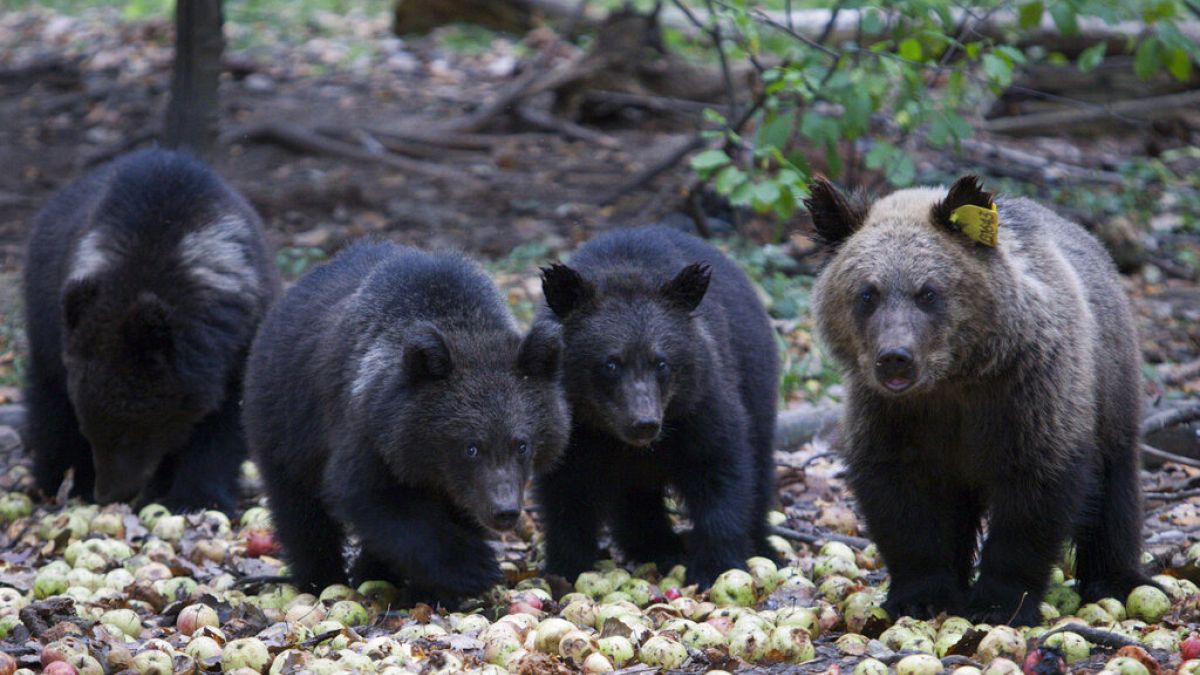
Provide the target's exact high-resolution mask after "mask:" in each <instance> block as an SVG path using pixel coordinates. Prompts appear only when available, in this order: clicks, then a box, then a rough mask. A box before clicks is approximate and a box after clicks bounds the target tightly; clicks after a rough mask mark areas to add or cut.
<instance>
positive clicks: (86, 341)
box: [25, 150, 279, 511]
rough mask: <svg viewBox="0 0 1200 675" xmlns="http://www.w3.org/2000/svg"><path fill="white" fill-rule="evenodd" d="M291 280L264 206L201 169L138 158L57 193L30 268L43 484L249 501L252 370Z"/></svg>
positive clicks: (118, 496) (125, 494)
mask: <svg viewBox="0 0 1200 675" xmlns="http://www.w3.org/2000/svg"><path fill="white" fill-rule="evenodd" d="M278 286H279V282H278V280H277V278H276V276H275V271H274V267H273V265H272V263H271V258H270V256H269V255H268V253H267V249H266V247H265V245H264V243H263V234H262V227H261V224H260V221H259V218H258V216H257V215H256V214H255V213H254V211H253V209H252V208H251V207H250V206H249V205H248V204H247V203H246V202H245V200H243V199H242V198H241V197H240V196H238V195H237V194H236V193H235V192H234V191H233V190H232V189H231V188H230V187H229V186H228V185H226V184H225V183H224V182H223V181H222V180H221V179H220V178H218V177H217V176H216V175H215V174H214V173H213V172H212V171H211V170H209V169H208V168H207V167H205V166H204V165H203V164H201V163H200V162H199V161H197V160H194V159H191V158H189V157H187V156H185V155H181V154H176V153H172V152H165V151H160V150H148V151H141V152H136V153H133V154H130V155H126V156H124V157H121V158H118V159H116V160H114V161H113V162H111V163H109V164H107V165H104V166H102V167H100V168H98V169H96V170H94V171H92V172H91V173H89V174H87V175H86V176H84V177H83V178H81V179H79V180H78V181H76V182H74V183H72V184H71V185H69V186H67V187H66V188H64V189H63V190H61V191H60V192H59V193H58V194H56V195H55V196H54V197H53V198H52V199H51V200H50V202H49V203H48V204H47V205H46V207H45V208H44V209H43V210H42V211H41V213H39V214H38V215H37V217H36V218H35V220H34V222H33V228H32V233H31V235H30V239H29V248H28V254H27V258H26V270H25V310H26V311H25V314H26V316H27V326H26V330H27V331H28V336H29V347H30V359H29V372H28V381H27V391H26V401H27V402H28V408H29V421H28V432H29V441H30V447H31V449H32V451H33V456H34V474H35V476H36V479H37V484H38V487H39V488H40V489H41V490H42V491H43V492H45V493H47V494H51V495H52V494H54V493H55V492H56V491H57V490H58V488H59V486H60V484H61V483H62V481H63V476H64V474H65V473H66V472H67V470H68V469H74V486H73V489H72V494H74V495H79V496H82V497H84V498H87V499H91V498H93V497H94V498H95V499H96V500H97V501H99V502H101V503H107V502H113V501H127V500H133V499H135V498H136V499H138V500H139V501H142V502H145V501H151V500H157V501H161V502H163V503H165V504H166V505H168V506H170V507H172V508H178V509H199V508H212V507H216V508H220V509H223V510H226V511H230V510H232V509H233V508H234V507H235V506H236V497H237V476H238V468H239V466H240V464H241V461H242V460H243V459H244V458H245V455H246V449H245V443H244V441H243V439H242V436H241V430H240V426H239V424H238V415H239V408H238V405H239V401H240V399H241V382H242V372H243V369H244V366H245V358H246V354H247V352H248V351H249V349H250V342H251V340H252V339H253V337H254V331H255V328H256V327H257V325H258V322H259V320H260V319H261V318H262V317H263V315H264V314H265V313H266V310H267V307H268V306H269V304H270V302H271V300H272V299H273V298H274V296H275V295H276V293H277V292H278Z"/></svg>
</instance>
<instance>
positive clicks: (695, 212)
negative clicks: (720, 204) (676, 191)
mask: <svg viewBox="0 0 1200 675" xmlns="http://www.w3.org/2000/svg"><path fill="white" fill-rule="evenodd" d="M684 206H685V207H686V208H687V214H688V216H689V217H691V219H692V222H693V223H694V224H695V225H696V232H698V233H699V234H700V236H701V237H703V238H705V239H712V228H710V227H709V226H708V215H706V214H705V213H704V207H703V206H702V205H701V204H700V192H699V191H698V190H692V191H690V192H688V195H687V199H685V200H684Z"/></svg>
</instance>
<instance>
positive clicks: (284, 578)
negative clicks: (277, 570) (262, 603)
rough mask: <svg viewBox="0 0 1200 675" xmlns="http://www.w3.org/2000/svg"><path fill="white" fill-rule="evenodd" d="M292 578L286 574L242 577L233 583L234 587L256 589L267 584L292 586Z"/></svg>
mask: <svg viewBox="0 0 1200 675" xmlns="http://www.w3.org/2000/svg"><path fill="white" fill-rule="evenodd" d="M292 581H293V579H292V577H290V576H288V575H286V574H259V575H256V576H250V577H242V578H241V579H238V580H236V581H234V582H233V585H234V587H236V588H242V587H255V586H265V585H267V584H290V583H292Z"/></svg>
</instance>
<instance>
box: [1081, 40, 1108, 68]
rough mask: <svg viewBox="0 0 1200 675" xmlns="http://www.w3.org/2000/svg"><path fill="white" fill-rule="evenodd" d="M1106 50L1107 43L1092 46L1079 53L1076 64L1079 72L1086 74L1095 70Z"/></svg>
mask: <svg viewBox="0 0 1200 675" xmlns="http://www.w3.org/2000/svg"><path fill="white" fill-rule="evenodd" d="M1107 50H1108V43H1107V42H1100V43H1098V44H1095V45H1092V46H1091V47H1088V48H1087V49H1085V50H1083V51H1082V52H1080V53H1079V60H1078V61H1077V62H1076V63H1077V64H1078V66H1079V70H1081V71H1083V72H1085V73H1088V72H1091V71H1093V70H1095V69H1096V66H1099V65H1100V62H1101V61H1103V60H1104V53H1105V52H1106V51H1107Z"/></svg>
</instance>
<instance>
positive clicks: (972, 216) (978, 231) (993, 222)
mask: <svg viewBox="0 0 1200 675" xmlns="http://www.w3.org/2000/svg"><path fill="white" fill-rule="evenodd" d="M950 222H952V223H954V224H956V225H958V226H959V227H960V228H962V231H963V234H965V235H967V236H968V237H970V238H971V239H974V240H975V241H977V242H979V243H981V244H983V245H985V246H995V245H996V242H997V241H999V234H1000V213H999V212H997V211H996V205H995V204H992V207H991V208H989V209H985V208H983V207H982V206H975V205H974V204H967V205H966V206H960V207H958V208H957V209H954V210H953V211H951V212H950Z"/></svg>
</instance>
